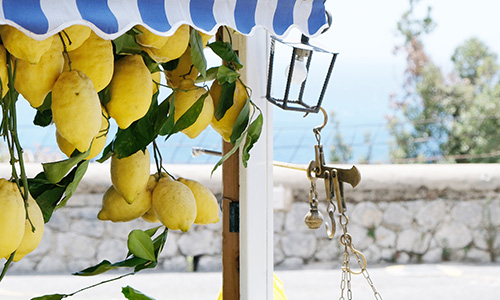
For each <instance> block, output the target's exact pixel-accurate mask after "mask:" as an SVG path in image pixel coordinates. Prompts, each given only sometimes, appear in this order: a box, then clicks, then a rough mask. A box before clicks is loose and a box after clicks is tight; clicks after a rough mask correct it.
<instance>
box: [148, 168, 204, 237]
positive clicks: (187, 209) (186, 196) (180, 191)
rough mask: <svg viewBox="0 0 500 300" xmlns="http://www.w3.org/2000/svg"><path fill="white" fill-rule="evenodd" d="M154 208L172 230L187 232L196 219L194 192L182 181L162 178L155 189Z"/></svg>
mask: <svg viewBox="0 0 500 300" xmlns="http://www.w3.org/2000/svg"><path fill="white" fill-rule="evenodd" d="M153 209H154V211H155V213H156V216H157V217H158V219H159V220H160V221H161V223H162V224H163V225H165V226H166V227H167V228H168V229H170V230H181V231H183V232H186V231H188V230H189V228H191V225H193V222H194V220H195V219H196V200H195V199H194V195H193V192H191V190H190V189H189V188H188V187H187V186H186V185H185V184H183V183H182V182H179V181H173V180H170V179H167V178H161V179H160V180H159V181H158V183H157V184H156V187H155V189H154V190H153Z"/></svg>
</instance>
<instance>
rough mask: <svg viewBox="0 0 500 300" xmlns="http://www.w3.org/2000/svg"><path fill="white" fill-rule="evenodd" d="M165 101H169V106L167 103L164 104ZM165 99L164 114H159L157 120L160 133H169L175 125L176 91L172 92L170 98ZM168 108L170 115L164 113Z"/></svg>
mask: <svg viewBox="0 0 500 300" xmlns="http://www.w3.org/2000/svg"><path fill="white" fill-rule="evenodd" d="M165 101H168V107H167V104H165V105H163V104H164V103H165ZM165 101H163V103H162V109H161V111H162V114H161V115H159V116H158V121H157V126H156V127H157V128H158V134H159V135H168V134H170V132H172V130H173V129H174V126H175V118H174V115H175V105H174V103H175V93H172V94H170V96H168V98H167V99H166V100H165ZM167 108H168V115H166V114H165V113H164V110H166V109H167Z"/></svg>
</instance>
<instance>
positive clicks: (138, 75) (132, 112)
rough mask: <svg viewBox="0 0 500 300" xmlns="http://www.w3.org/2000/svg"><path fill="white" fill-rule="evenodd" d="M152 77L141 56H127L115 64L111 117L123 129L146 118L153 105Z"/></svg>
mask: <svg viewBox="0 0 500 300" xmlns="http://www.w3.org/2000/svg"><path fill="white" fill-rule="evenodd" d="M151 82H152V77H151V73H150V72H149V70H148V68H147V67H146V65H145V64H144V61H143V60H142V57H141V56H140V55H131V56H126V57H125V58H122V59H120V60H119V61H117V62H116V63H115V72H114V74H113V79H112V80H111V83H110V93H111V100H110V101H109V102H108V103H107V104H106V108H107V109H108V113H109V115H110V116H111V117H112V118H113V119H115V121H116V123H117V124H118V126H119V127H120V128H121V129H125V128H127V127H129V126H130V124H132V123H133V122H134V121H137V120H139V119H140V118H142V117H144V115H145V114H146V113H147V112H148V110H149V106H150V105H151V98H152V93H153V90H152V88H151Z"/></svg>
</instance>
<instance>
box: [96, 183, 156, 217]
mask: <svg viewBox="0 0 500 300" xmlns="http://www.w3.org/2000/svg"><path fill="white" fill-rule="evenodd" d="M150 208H151V191H148V190H146V189H144V190H143V191H142V192H141V193H140V194H139V196H137V197H136V199H135V200H134V202H132V203H127V201H125V199H123V197H122V196H120V194H119V193H118V192H117V191H116V189H115V187H114V186H110V187H109V188H108V190H107V191H106V193H105V194H104V196H103V197H102V208H101V210H100V211H99V213H98V214H97V218H98V219H99V220H102V221H112V222H128V221H132V220H135V219H137V218H139V217H140V216H142V215H143V214H144V213H146V212H147V211H148V210H149V209H150Z"/></svg>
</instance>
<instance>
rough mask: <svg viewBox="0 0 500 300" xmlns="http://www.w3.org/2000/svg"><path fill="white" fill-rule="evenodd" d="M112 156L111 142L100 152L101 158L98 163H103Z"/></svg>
mask: <svg viewBox="0 0 500 300" xmlns="http://www.w3.org/2000/svg"><path fill="white" fill-rule="evenodd" d="M111 156H113V142H111V143H109V144H108V145H107V146H106V148H104V150H103V151H102V156H101V158H99V159H98V160H96V161H97V162H98V163H101V164H102V163H103V162H105V161H107V160H108V159H109V158H111Z"/></svg>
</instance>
